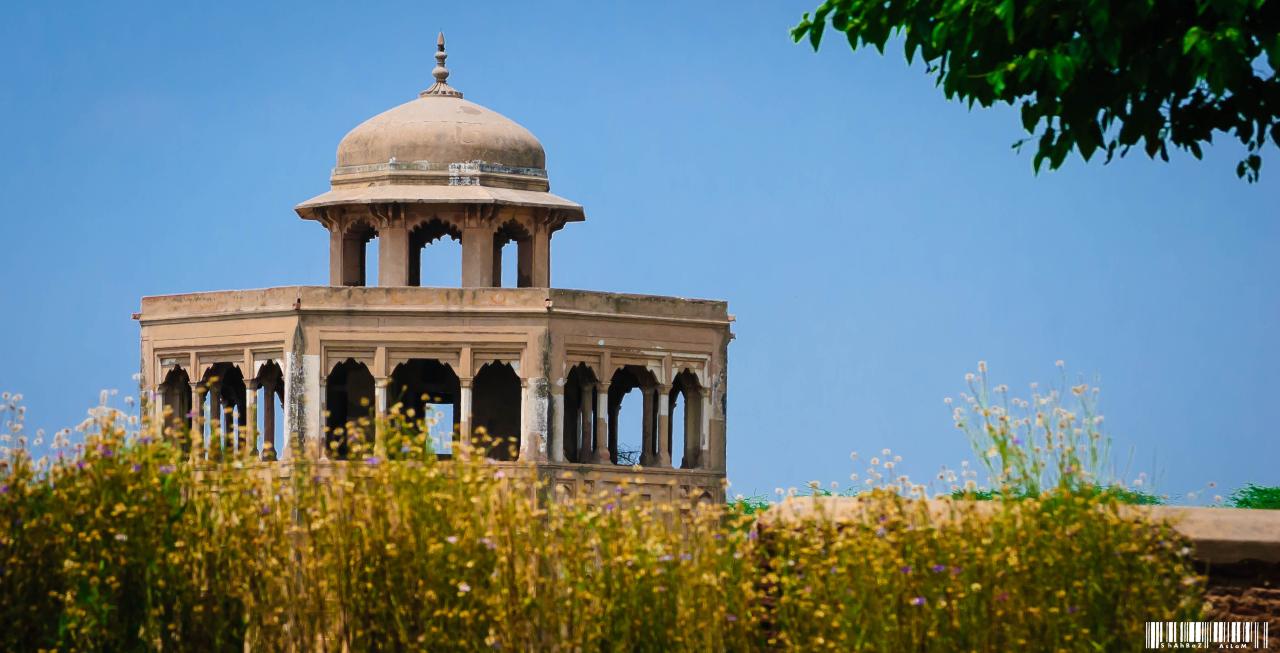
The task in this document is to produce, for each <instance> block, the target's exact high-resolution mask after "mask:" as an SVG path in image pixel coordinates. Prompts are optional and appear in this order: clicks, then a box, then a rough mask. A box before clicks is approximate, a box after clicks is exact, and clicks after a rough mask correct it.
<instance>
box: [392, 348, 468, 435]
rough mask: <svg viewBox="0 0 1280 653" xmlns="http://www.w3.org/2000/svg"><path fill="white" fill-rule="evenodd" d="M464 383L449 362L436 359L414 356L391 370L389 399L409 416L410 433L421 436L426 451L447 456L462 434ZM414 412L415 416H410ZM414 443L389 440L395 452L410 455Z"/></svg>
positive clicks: (403, 413)
mask: <svg viewBox="0 0 1280 653" xmlns="http://www.w3.org/2000/svg"><path fill="white" fill-rule="evenodd" d="M460 397H461V385H460V383H459V381H458V375H457V374H456V373H455V372H454V371H453V368H452V367H450V366H449V364H448V363H445V362H443V361H440V360H438V359H434V358H413V359H410V360H407V361H405V362H403V363H400V364H399V365H396V367H395V369H394V370H392V372H391V383H390V384H389V385H388V387H387V401H388V402H389V403H390V404H391V405H392V406H393V407H396V408H397V409H398V411H399V413H400V414H402V415H405V416H406V422H407V426H408V427H409V430H410V432H411V433H412V434H413V435H414V436H416V437H419V438H421V445H420V447H421V448H422V451H423V452H429V451H432V452H434V453H435V454H436V455H437V456H438V457H441V458H447V457H449V456H450V455H452V453H453V445H454V443H455V442H457V440H458V437H459V431H458V424H459V420H460V418H461V411H460V406H459V401H460ZM410 411H412V415H413V417H412V418H408V415H409V414H410ZM412 445H413V443H411V442H408V441H398V440H397V441H394V442H390V441H389V442H388V443H387V450H388V451H389V452H390V453H391V454H392V455H408V453H409V452H410V451H411V450H412V449H413V446H412Z"/></svg>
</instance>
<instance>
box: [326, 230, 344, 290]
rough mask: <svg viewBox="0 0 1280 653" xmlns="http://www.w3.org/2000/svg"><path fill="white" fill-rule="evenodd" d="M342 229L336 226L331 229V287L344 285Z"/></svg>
mask: <svg viewBox="0 0 1280 653" xmlns="http://www.w3.org/2000/svg"><path fill="white" fill-rule="evenodd" d="M343 253H344V248H343V246H342V229H341V228H340V227H338V226H337V225H334V226H333V227H331V228H330V229H329V285H330V286H341V285H343V283H342V270H343V266H342V255H343Z"/></svg>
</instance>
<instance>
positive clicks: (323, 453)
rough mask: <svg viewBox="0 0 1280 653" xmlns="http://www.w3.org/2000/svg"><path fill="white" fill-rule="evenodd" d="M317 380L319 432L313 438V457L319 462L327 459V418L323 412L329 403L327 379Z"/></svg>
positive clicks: (320, 378) (322, 377)
mask: <svg viewBox="0 0 1280 653" xmlns="http://www.w3.org/2000/svg"><path fill="white" fill-rule="evenodd" d="M319 380H320V393H319V394H320V396H319V397H317V399H319V402H318V403H319V404H320V430H319V431H316V436H315V438H316V449H317V451H316V455H315V457H316V458H317V459H319V460H328V459H329V416H328V415H326V414H325V411H327V410H328V409H329V408H328V406H326V405H325V404H326V403H328V401H329V393H328V391H327V388H328V386H329V384H328V379H327V377H324V376H321V377H319Z"/></svg>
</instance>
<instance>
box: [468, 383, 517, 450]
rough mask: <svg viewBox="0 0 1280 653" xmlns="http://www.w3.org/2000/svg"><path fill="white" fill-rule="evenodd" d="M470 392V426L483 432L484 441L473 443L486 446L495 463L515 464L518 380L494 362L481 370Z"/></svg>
mask: <svg viewBox="0 0 1280 653" xmlns="http://www.w3.org/2000/svg"><path fill="white" fill-rule="evenodd" d="M471 388H472V392H473V395H472V400H471V401H472V410H471V414H472V418H471V424H472V426H473V428H475V429H476V430H477V431H478V430H479V429H482V428H483V429H484V433H485V436H486V438H487V439H484V440H476V443H477V445H480V446H487V447H488V450H489V457H490V458H492V459H494V460H515V459H516V458H517V456H518V455H519V451H520V435H521V433H520V421H521V420H520V410H521V402H520V395H521V392H520V390H521V388H520V377H519V375H517V374H516V371H515V370H514V369H512V367H511V365H510V364H508V363H502V362H499V361H493V362H491V363H486V364H485V366H484V367H482V368H480V372H479V373H477V374H476V377H475V379H473V380H472V382H471Z"/></svg>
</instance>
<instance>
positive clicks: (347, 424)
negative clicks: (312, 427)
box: [324, 358, 373, 460]
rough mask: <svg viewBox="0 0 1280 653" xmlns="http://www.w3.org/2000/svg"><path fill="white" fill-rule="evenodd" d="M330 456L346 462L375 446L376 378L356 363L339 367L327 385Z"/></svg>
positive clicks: (351, 361) (326, 401)
mask: <svg viewBox="0 0 1280 653" xmlns="http://www.w3.org/2000/svg"><path fill="white" fill-rule="evenodd" d="M324 408H325V413H326V417H325V440H324V441H325V450H326V455H327V456H328V457H330V458H334V459H337V460H346V459H347V457H348V456H350V455H351V454H352V450H353V449H357V448H365V447H370V448H371V447H372V445H373V421H372V414H373V375H372V374H370V373H369V368H367V367H365V365H364V363H360V362H357V361H356V360H354V359H351V358H348V359H347V360H345V361H343V362H341V363H338V365H337V366H336V367H334V368H333V371H332V372H330V373H329V378H328V379H327V380H326V382H325V395H324Z"/></svg>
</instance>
